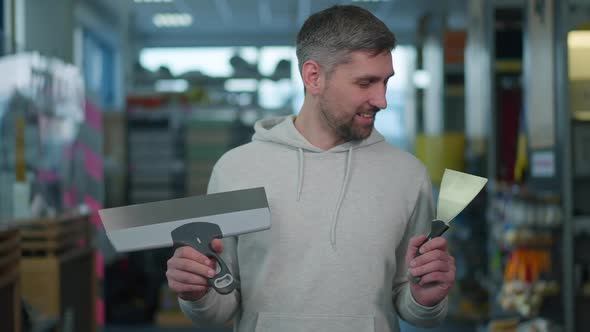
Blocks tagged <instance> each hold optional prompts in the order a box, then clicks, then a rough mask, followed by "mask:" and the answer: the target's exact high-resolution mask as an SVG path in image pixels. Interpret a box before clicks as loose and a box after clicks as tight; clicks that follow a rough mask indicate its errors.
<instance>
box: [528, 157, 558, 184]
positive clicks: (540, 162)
mask: <svg viewBox="0 0 590 332" xmlns="http://www.w3.org/2000/svg"><path fill="white" fill-rule="evenodd" d="M531 159H532V164H531V175H532V176H533V177H536V178H550V177H553V176H554V175H555V153H554V152H553V151H538V152H533V153H532V157H531Z"/></svg>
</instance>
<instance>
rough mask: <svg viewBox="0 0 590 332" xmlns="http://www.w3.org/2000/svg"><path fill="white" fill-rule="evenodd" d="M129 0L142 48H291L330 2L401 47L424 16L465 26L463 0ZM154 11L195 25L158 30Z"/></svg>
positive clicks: (134, 33) (134, 31)
mask: <svg viewBox="0 0 590 332" xmlns="http://www.w3.org/2000/svg"><path fill="white" fill-rule="evenodd" d="M103 1H105V2H109V1H110V0H103ZM128 1H129V2H130V3H128V10H129V13H130V26H131V35H132V36H133V38H134V42H136V43H137V44H138V45H140V47H186V46H263V45H293V44H294V40H295V35H296V33H297V30H298V28H299V27H300V26H301V24H302V23H303V21H304V20H305V18H306V17H307V16H309V15H310V14H311V13H313V12H316V11H318V10H321V9H323V8H326V7H329V6H331V5H334V4H356V5H359V6H362V7H365V8H367V9H369V10H371V11H372V12H373V13H375V14H376V15H377V16H378V17H379V18H381V19H382V20H383V21H384V22H385V23H386V24H387V25H388V26H389V27H390V29H391V30H392V31H393V32H394V33H395V34H396V35H397V38H398V40H399V41H400V43H402V44H407V43H412V42H413V40H414V39H415V36H416V31H417V26H418V22H419V20H420V18H421V17H423V16H424V15H425V14H426V13H432V14H434V15H435V16H439V17H443V15H445V14H446V17H447V24H448V25H449V26H450V27H455V28H465V26H466V22H465V9H466V1H467V0H446V1H443V0H389V1H370V2H353V1H350V0H349V1H344V0H340V1H336V0H169V2H165V1H163V0H160V1H157V0H151V1H150V0H147V2H148V3H137V2H135V1H134V0H128ZM144 1H146V0H144ZM117 2H118V1H117ZM111 3H112V2H111ZM119 3H120V2H119ZM157 13H188V14H190V15H191V16H192V18H193V22H192V25H191V26H189V27H183V28H158V27H156V26H155V25H154V23H153V20H152V18H153V16H154V15H155V14H157Z"/></svg>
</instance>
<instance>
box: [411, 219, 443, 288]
mask: <svg viewBox="0 0 590 332" xmlns="http://www.w3.org/2000/svg"><path fill="white" fill-rule="evenodd" d="M447 229H449V225H447V224H446V223H445V222H444V221H442V220H439V219H435V220H433V221H432V226H431V229H430V234H428V238H427V239H426V241H424V243H426V242H428V241H430V240H432V239H434V238H435V237H439V236H442V235H443V234H444V233H445V232H446V231H447ZM424 243H422V244H421V245H420V247H418V250H417V251H416V256H415V257H418V256H420V248H421V247H422V246H423V245H424ZM408 277H409V278H410V280H412V281H413V282H415V283H418V282H420V280H422V278H421V277H418V276H413V275H411V274H410V273H408Z"/></svg>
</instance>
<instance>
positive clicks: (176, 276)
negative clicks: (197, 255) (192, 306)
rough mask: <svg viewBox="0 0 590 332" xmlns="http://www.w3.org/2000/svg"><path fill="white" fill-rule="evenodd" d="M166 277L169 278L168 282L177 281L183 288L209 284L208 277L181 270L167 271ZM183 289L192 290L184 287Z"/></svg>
mask: <svg viewBox="0 0 590 332" xmlns="http://www.w3.org/2000/svg"><path fill="white" fill-rule="evenodd" d="M166 277H167V278H168V283H169V284H170V283H176V284H177V285H179V286H180V288H183V287H185V286H191V287H192V286H203V287H206V286H207V279H205V278H203V277H201V276H200V275H197V274H194V273H189V272H185V271H181V270H168V271H166ZM181 291H184V292H186V291H191V290H186V289H183V290H181Z"/></svg>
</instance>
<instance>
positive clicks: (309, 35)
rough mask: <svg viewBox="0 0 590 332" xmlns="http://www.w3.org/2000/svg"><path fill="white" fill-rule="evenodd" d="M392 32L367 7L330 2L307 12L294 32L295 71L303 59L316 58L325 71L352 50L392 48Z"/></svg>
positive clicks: (300, 66) (347, 58) (393, 44)
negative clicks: (315, 11)
mask: <svg viewBox="0 0 590 332" xmlns="http://www.w3.org/2000/svg"><path fill="white" fill-rule="evenodd" d="M395 44H396V39H395V35H394V34H393V33H392V32H391V31H390V30H389V28H388V27H387V26H386V25H385V23H383V21H381V20H379V19H378V18H377V17H376V16H375V15H373V14H372V13H371V12H369V11H368V10H366V9H364V8H361V7H357V6H333V7H330V8H327V9H324V10H322V11H320V12H317V13H315V14H313V15H311V16H310V17H309V18H308V19H307V20H306V21H305V23H303V26H302V27H301V30H299V33H298V34H297V60H298V62H299V71H300V72H301V71H302V68H303V64H304V63H305V62H306V61H309V60H314V61H317V62H318V63H319V64H320V66H322V67H323V68H324V70H326V72H327V75H329V74H330V73H331V72H332V71H333V70H334V68H335V67H336V66H337V65H339V64H344V63H346V62H348V61H349V55H350V53H351V52H354V51H369V52H371V53H372V54H373V55H377V54H380V53H382V52H385V51H391V50H393V49H394V48H395Z"/></svg>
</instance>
